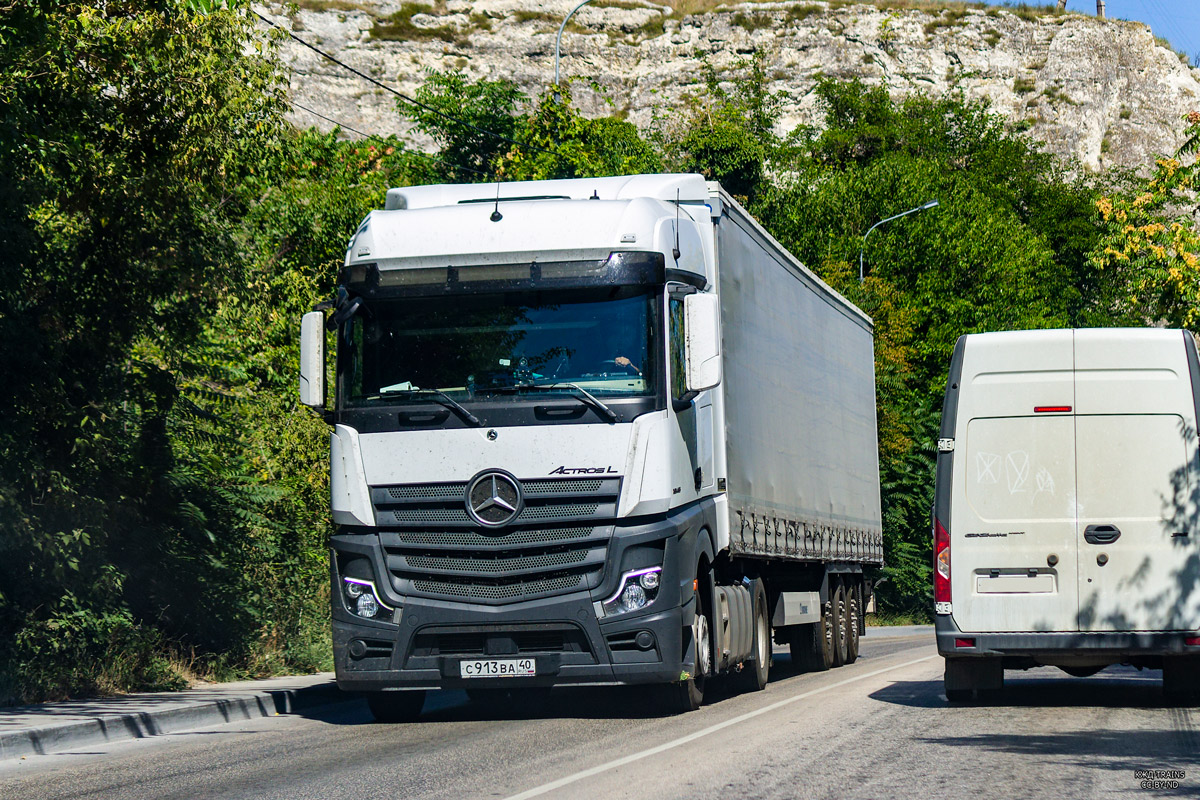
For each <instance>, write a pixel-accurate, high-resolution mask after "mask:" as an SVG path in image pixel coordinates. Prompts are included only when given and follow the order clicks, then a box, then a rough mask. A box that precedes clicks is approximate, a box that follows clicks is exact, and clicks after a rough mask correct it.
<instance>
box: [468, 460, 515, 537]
mask: <svg viewBox="0 0 1200 800" xmlns="http://www.w3.org/2000/svg"><path fill="white" fill-rule="evenodd" d="M466 505H467V516H469V517H470V518H471V519H472V520H474V521H475V522H477V523H479V524H480V525H484V526H486V527H488V528H499V527H501V526H503V525H507V524H509V523H510V522H512V521H513V520H515V519H516V518H517V516H518V515H520V513H521V509H522V508H524V507H525V497H524V493H523V492H522V491H521V484H520V483H518V482H517V479H516V478H514V477H513V476H512V475H509V474H508V473H507V472H503V471H501V470H488V471H486V472H481V473H479V474H478V475H476V476H475V477H474V478H472V479H471V481H470V483H468V484H467V496H466Z"/></svg>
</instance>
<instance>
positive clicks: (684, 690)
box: [665, 597, 712, 714]
mask: <svg viewBox="0 0 1200 800" xmlns="http://www.w3.org/2000/svg"><path fill="white" fill-rule="evenodd" d="M711 631H712V627H711V626H710V625H709V620H708V613H707V612H706V611H705V610H704V608H703V606H702V605H701V603H700V598H699V597H697V598H696V616H695V618H694V619H693V620H692V633H691V636H690V637H689V638H690V639H691V644H692V647H693V648H694V662H695V668H694V669H693V671H692V674H691V675H688V677H687V678H686V679H685V680H681V681H675V682H674V683H670V684H667V687H666V693H665V698H666V701H667V709H668V710H669V711H670V712H671V713H674V714H686V713H688V712H689V711H695V710H696V709H698V708H700V706H701V705H703V703H704V685H705V684H706V683H707V682H708V674H709V672H711V671H712V634H711Z"/></svg>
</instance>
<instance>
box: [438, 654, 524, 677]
mask: <svg viewBox="0 0 1200 800" xmlns="http://www.w3.org/2000/svg"><path fill="white" fill-rule="evenodd" d="M536 664H537V662H536V660H535V659H532V658H483V659H477V660H474V661H460V662H459V663H458V669H459V674H460V675H462V677H464V678H525V677H528V676H530V675H536V674H537V670H536Z"/></svg>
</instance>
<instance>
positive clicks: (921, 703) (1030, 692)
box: [870, 667, 1175, 709]
mask: <svg viewBox="0 0 1200 800" xmlns="http://www.w3.org/2000/svg"><path fill="white" fill-rule="evenodd" d="M870 697H871V698H872V699H874V700H881V701H883V702H885V703H891V704H893V705H901V706H909V707H912V708H950V709H955V708H971V707H985V708H986V707H1002V708H1079V707H1093V708H1170V707H1173V706H1174V705H1175V704H1172V703H1169V702H1167V701H1166V700H1165V699H1164V698H1163V694H1162V672H1161V671H1160V670H1135V669H1133V668H1131V667H1110V668H1108V669H1106V670H1104V671H1102V672H1100V673H1098V674H1097V675H1094V676H1092V677H1090V678H1071V677H1069V676H1067V675H1065V674H1064V673H1061V672H1059V671H1058V670H1055V669H1052V668H1044V669H1041V670H1037V671H1034V672H1031V673H1024V672H1013V671H1006V672H1005V673H1004V689H1003V690H1002V691H1000V692H999V693H997V694H995V695H992V696H989V697H987V698H986V699H982V700H977V701H974V702H970V703H950V702H949V701H947V700H946V695H945V692H944V691H943V687H942V681H941V680H930V681H897V682H895V683H892V684H890V685H888V686H887V687H885V688H883V689H880V690H879V691H876V692H873V693H872V694H871V695H870Z"/></svg>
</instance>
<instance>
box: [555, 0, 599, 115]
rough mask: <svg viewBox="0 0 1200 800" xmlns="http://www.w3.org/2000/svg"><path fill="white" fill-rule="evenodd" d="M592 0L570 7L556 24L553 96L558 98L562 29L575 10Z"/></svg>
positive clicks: (585, 0)
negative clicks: (557, 24) (559, 23)
mask: <svg viewBox="0 0 1200 800" xmlns="http://www.w3.org/2000/svg"><path fill="white" fill-rule="evenodd" d="M590 2H592V0H583V2H582V3H580V4H579V5H577V6H575V7H574V8H572V9H571V13H570V14H567V15H566V16H565V17H563V21H562V24H561V25H559V26H558V35H557V36H555V37H554V98H555V99H556V100H557V99H558V60H559V54H560V46H561V45H562V35H563V30H564V29H566V27H567V22H569V21H570V19H571V17H573V16H575V12H576V11H578V10H579V9H581V8H583V7H584V6H586V5H587V4H588V3H590Z"/></svg>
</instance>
